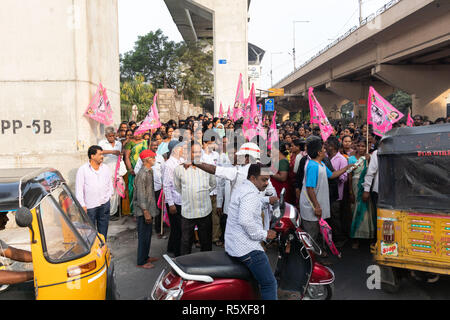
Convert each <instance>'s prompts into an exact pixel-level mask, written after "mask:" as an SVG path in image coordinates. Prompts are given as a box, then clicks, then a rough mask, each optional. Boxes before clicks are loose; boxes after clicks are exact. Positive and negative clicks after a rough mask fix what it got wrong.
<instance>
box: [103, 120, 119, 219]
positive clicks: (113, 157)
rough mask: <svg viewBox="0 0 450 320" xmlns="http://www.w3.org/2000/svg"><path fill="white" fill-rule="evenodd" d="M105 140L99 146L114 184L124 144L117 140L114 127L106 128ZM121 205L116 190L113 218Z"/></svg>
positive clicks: (112, 204) (112, 199)
mask: <svg viewBox="0 0 450 320" xmlns="http://www.w3.org/2000/svg"><path fill="white" fill-rule="evenodd" d="M105 138H106V139H103V140H101V141H100V142H99V143H98V145H99V146H100V147H102V149H103V156H104V157H103V163H104V164H105V165H107V166H108V167H109V169H110V170H111V177H112V179H113V183H114V177H115V173H116V166H117V160H118V158H119V156H120V154H121V153H122V143H121V142H120V141H117V140H116V132H115V130H114V128H113V127H106V128H105ZM119 203H120V201H119V194H118V193H117V191H116V190H114V193H113V195H112V196H111V210H110V215H111V216H115V215H116V213H117V212H118V208H119ZM116 216H117V215H116ZM111 220H117V218H115V219H114V218H111Z"/></svg>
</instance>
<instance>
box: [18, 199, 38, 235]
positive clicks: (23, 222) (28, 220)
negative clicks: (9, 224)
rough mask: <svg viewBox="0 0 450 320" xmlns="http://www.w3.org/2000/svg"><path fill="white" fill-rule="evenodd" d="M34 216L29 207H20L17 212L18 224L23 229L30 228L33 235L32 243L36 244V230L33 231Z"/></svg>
mask: <svg viewBox="0 0 450 320" xmlns="http://www.w3.org/2000/svg"><path fill="white" fill-rule="evenodd" d="M32 222H33V215H32V214H31V211H30V209H28V208H27V207H20V208H19V209H17V211H16V224H17V225H18V226H19V227H22V228H29V229H30V230H31V234H32V240H31V242H32V243H36V240H35V239H34V230H33V225H32Z"/></svg>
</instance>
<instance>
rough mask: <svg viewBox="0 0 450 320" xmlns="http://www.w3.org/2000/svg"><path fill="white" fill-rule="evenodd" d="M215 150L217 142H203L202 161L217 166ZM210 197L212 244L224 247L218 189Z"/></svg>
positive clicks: (217, 155)
mask: <svg viewBox="0 0 450 320" xmlns="http://www.w3.org/2000/svg"><path fill="white" fill-rule="evenodd" d="M215 148H216V143H215V141H203V150H202V157H201V160H200V161H201V162H204V163H208V164H212V165H215V166H217V165H218V163H219V153H218V152H216V151H214V149H215ZM217 179H218V178H217ZM217 179H216V186H217ZM209 195H210V198H211V206H212V242H213V243H214V244H215V245H216V246H222V243H221V242H220V241H219V240H220V237H221V235H222V232H221V229H220V216H219V215H218V214H217V188H214V189H213V190H212V191H211V193H210V194H209Z"/></svg>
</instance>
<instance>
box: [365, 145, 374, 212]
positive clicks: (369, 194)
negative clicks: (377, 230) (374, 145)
mask: <svg viewBox="0 0 450 320" xmlns="http://www.w3.org/2000/svg"><path fill="white" fill-rule="evenodd" d="M363 188H364V193H363V195H362V199H363V201H365V202H367V201H369V198H370V199H371V201H372V203H373V206H374V208H375V210H376V209H377V203H378V150H375V151H374V152H372V155H371V156H370V163H369V168H368V169H367V173H366V177H365V178H364V183H363Z"/></svg>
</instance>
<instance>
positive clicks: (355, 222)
mask: <svg viewBox="0 0 450 320" xmlns="http://www.w3.org/2000/svg"><path fill="white" fill-rule="evenodd" d="M356 146H357V147H356V152H355V155H353V156H351V157H350V158H349V159H348V163H349V164H355V163H356V162H357V161H358V160H360V159H361V158H362V159H363V163H362V164H361V165H359V166H358V167H356V168H355V169H354V170H353V172H351V173H350V174H349V185H350V188H349V189H350V202H351V203H352V204H353V205H352V211H353V219H352V226H351V229H350V238H352V239H354V240H353V244H352V248H353V249H358V248H359V241H358V239H373V238H374V236H375V223H374V214H375V213H374V209H373V206H372V203H371V202H370V201H369V202H365V201H363V200H362V195H363V192H364V188H363V186H362V184H363V182H364V178H365V176H366V173H367V168H368V167H369V160H370V156H368V155H366V150H367V146H366V140H360V141H358V142H357V144H356Z"/></svg>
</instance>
